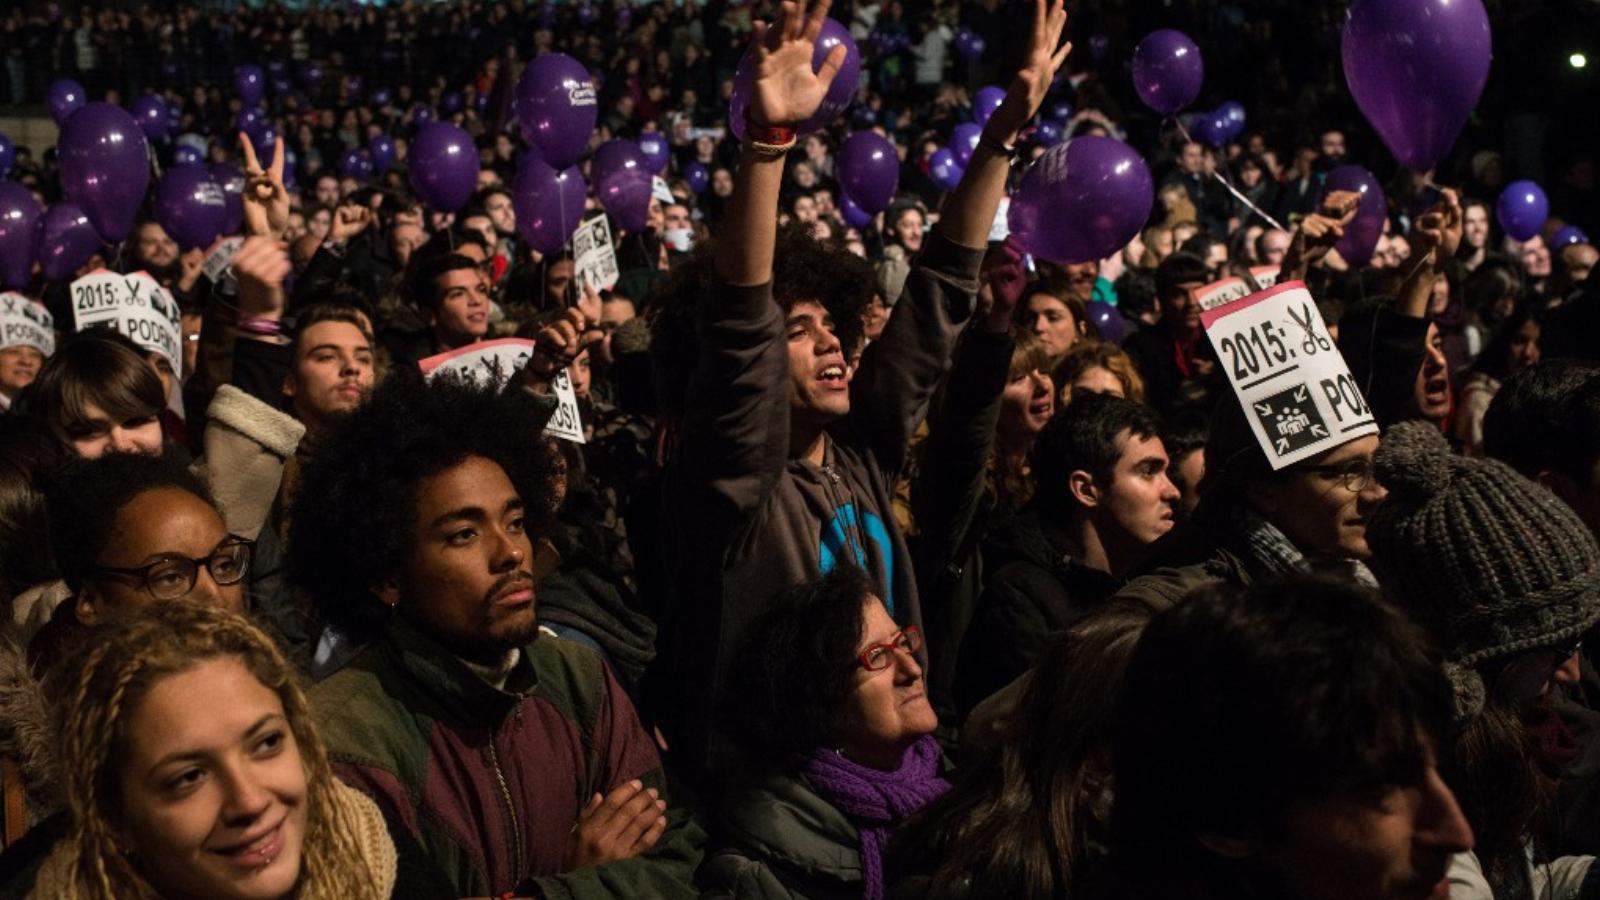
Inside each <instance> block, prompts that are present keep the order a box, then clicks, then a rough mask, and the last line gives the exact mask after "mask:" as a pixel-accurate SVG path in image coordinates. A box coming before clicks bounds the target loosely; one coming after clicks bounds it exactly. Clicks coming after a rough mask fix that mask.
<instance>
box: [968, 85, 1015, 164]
mask: <svg viewBox="0 0 1600 900" xmlns="http://www.w3.org/2000/svg"><path fill="white" fill-rule="evenodd" d="M1005 99H1006V92H1005V88H998V87H995V86H994V85H992V84H991V85H987V86H985V87H981V88H978V93H977V94H976V95H974V96H973V98H972V121H974V122H976V123H978V124H979V125H982V124H984V123H986V122H988V121H989V117H990V116H992V115H994V111H995V110H997V109H999V108H1000V103H1001V102H1002V101H1004V100H1005ZM963 165H965V163H963Z"/></svg>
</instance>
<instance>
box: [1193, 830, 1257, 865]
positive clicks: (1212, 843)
mask: <svg viewBox="0 0 1600 900" xmlns="http://www.w3.org/2000/svg"><path fill="white" fill-rule="evenodd" d="M1195 840H1197V841H1199V842H1200V846H1202V847H1204V848H1206V849H1207V850H1210V851H1211V852H1212V853H1215V854H1216V855H1218V856H1220V857H1222V858H1223V859H1232V860H1240V859H1249V858H1250V857H1251V856H1252V855H1254V854H1255V846H1254V845H1253V844H1251V843H1250V842H1249V841H1247V840H1245V839H1244V838H1236V837H1223V836H1222V835H1220V834H1197V835H1195Z"/></svg>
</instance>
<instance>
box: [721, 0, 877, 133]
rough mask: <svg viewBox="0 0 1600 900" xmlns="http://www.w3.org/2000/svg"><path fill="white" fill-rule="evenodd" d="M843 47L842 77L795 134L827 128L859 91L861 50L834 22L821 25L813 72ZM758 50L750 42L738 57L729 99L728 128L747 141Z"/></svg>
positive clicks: (814, 54) (813, 58)
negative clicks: (747, 112) (747, 116)
mask: <svg viewBox="0 0 1600 900" xmlns="http://www.w3.org/2000/svg"><path fill="white" fill-rule="evenodd" d="M841 46H842V47H844V48H845V56H844V64H843V65H841V66H840V67H839V74H838V75H837V76H835V78H834V79H833V84H831V85H829V86H828V94H827V96H826V97H823V98H822V105H821V106H819V107H817V111H816V113H815V114H813V115H812V116H811V118H809V119H806V120H805V121H804V122H801V123H800V126H799V127H798V128H797V129H795V131H796V133H798V134H810V133H812V132H813V131H819V130H821V129H823V128H826V127H827V126H828V125H831V124H833V121H834V120H835V119H837V118H839V116H840V114H842V113H843V112H844V111H845V110H846V109H849V108H850V104H851V103H852V102H854V101H855V98H856V88H857V87H858V86H859V85H860V83H861V51H860V50H858V49H857V48H856V42H855V40H854V39H852V38H851V37H850V31H849V29H847V28H845V27H844V26H843V25H840V24H839V23H838V22H836V21H834V20H833V19H824V20H823V22H822V33H821V34H819V35H818V36H817V44H816V47H815V48H814V49H813V50H812V52H811V71H813V72H815V71H817V70H819V69H821V68H822V62H823V60H825V59H827V58H828V54H829V53H832V52H833V48H835V47H841ZM755 50H756V48H755V43H754V42H751V44H750V46H749V47H747V48H745V51H744V56H742V57H740V58H739V67H738V68H737V69H735V70H734V73H733V94H732V96H730V97H729V98H728V127H729V128H731V129H732V130H733V134H734V136H735V137H737V138H740V139H741V140H742V139H743V138H744V111H745V109H746V108H747V107H748V106H749V105H750V91H751V86H752V85H753V84H754V83H755V67H756V53H755Z"/></svg>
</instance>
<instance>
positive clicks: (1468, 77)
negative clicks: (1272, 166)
mask: <svg viewBox="0 0 1600 900" xmlns="http://www.w3.org/2000/svg"><path fill="white" fill-rule="evenodd" d="M1490 45H1491V41H1490V37H1489V16H1488V15H1487V14H1486V13H1485V12H1484V11H1483V4H1482V3H1481V2H1480V0H1355V2H1354V3H1352V4H1351V5H1350V18H1349V20H1348V21H1347V22H1345V26H1344V37H1343V40H1342V44H1341V47H1340V52H1341V54H1342V55H1343V57H1344V78H1345V81H1346V82H1348V83H1349V85H1350V93H1351V95H1352V96H1354V97H1355V101H1356V106H1358V107H1360V108H1361V112H1362V114H1363V115H1365V116H1366V117H1367V121H1368V122H1370V123H1372V127H1373V128H1374V129H1376V130H1377V132H1378V136H1379V137H1381V138H1383V142H1384V144H1386V145H1387V146H1388V147H1389V152H1390V153H1393V154H1394V158H1395V159H1397V160H1399V161H1400V162H1401V164H1402V165H1404V166H1406V167H1407V168H1410V169H1412V170H1414V171H1417V172H1424V171H1427V170H1428V169H1431V168H1433V167H1434V166H1435V165H1437V164H1438V163H1439V161H1440V160H1441V159H1444V157H1445V154H1447V153H1449V152H1450V147H1451V145H1452V144H1454V143H1455V141H1456V137H1457V136H1458V135H1460V134H1461V127H1462V126H1463V125H1465V124H1466V122H1467V117H1468V116H1469V115H1471V114H1472V110H1473V108H1474V107H1476V106H1477V105H1478V97H1479V96H1480V95H1482V94H1483V85H1484V83H1485V82H1486V81H1487V80H1488V78H1489V53H1490Z"/></svg>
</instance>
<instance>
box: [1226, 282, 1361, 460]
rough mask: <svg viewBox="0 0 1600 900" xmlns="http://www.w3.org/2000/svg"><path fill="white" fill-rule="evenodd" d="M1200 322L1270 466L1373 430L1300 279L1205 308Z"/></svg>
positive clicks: (1315, 307) (1354, 388) (1301, 457)
mask: <svg viewBox="0 0 1600 900" xmlns="http://www.w3.org/2000/svg"><path fill="white" fill-rule="evenodd" d="M1213 287H1214V286H1213ZM1200 322H1201V324H1202V325H1204V326H1205V330H1206V337H1207V338H1209V339H1210V340H1211V346H1212V347H1213V348H1215V349H1216V351H1217V361H1218V363H1219V364H1220V365H1221V366H1222V369H1223V371H1224V372H1226V373H1227V376H1228V381H1229V383H1230V384H1232V385H1233V390H1234V393H1235V394H1237V395H1238V397H1239V403H1240V405H1241V406H1243V407H1244V411H1245V418H1246V419H1248V420H1249V422H1250V428H1251V430H1252V431H1254V432H1255V435H1256V440H1257V441H1258V442H1260V444H1261V449H1262V450H1263V452H1265V453H1266V457H1267V459H1268V460H1269V461H1270V462H1271V463H1272V468H1273V469H1274V470H1277V469H1282V468H1283V467H1284V466H1288V465H1292V464H1293V463H1296V462H1299V461H1300V460H1303V459H1305V458H1307V457H1310V456H1315V455H1317V454H1318V453H1321V452H1323V451H1325V450H1330V449H1332V448H1334V447H1337V446H1339V445H1340V444H1345V443H1348V442H1350V441H1352V440H1354V439H1355V438H1358V437H1362V436H1363V435H1368V434H1377V433H1378V423H1377V421H1376V420H1374V419H1373V417H1372V410H1371V409H1370V408H1369V407H1368V406H1367V402H1366V399H1365V398H1363V397H1362V396H1361V391H1360V389H1359V388H1357V387H1356V383H1355V379H1353V378H1351V377H1350V367H1349V366H1347V365H1345V361H1344V357H1343V356H1341V355H1340V354H1339V349H1338V348H1337V347H1336V346H1334V343H1333V338H1332V337H1330V336H1329V335H1328V329H1327V326H1326V325H1325V324H1323V321H1322V314H1321V313H1319V312H1318V311H1317V304H1316V301H1314V300H1312V299H1311V292H1310V291H1308V290H1306V286H1305V283H1304V282H1300V281H1290V282H1286V283H1284V284H1280V285H1278V286H1277V287H1274V288H1272V289H1271V290H1268V291H1261V292H1260V293H1255V294H1250V295H1249V296H1247V297H1244V298H1242V299H1236V300H1234V301H1232V302H1226V303H1223V304H1221V305H1218V306H1213V307H1212V308H1210V309H1207V310H1205V311H1204V312H1202V313H1201V314H1200Z"/></svg>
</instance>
